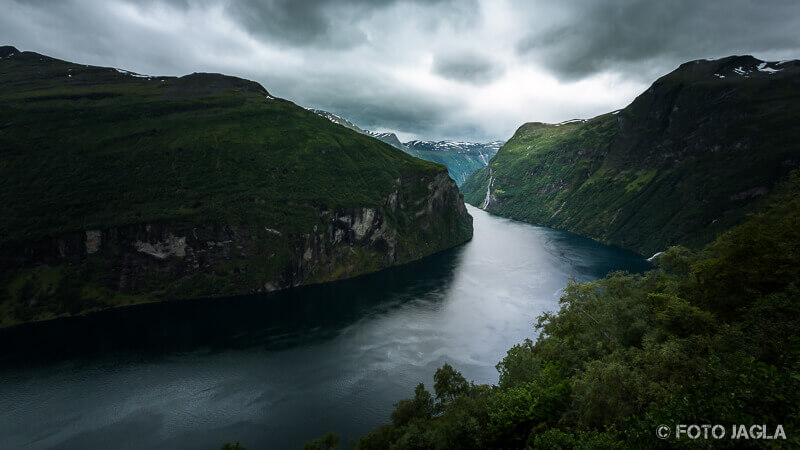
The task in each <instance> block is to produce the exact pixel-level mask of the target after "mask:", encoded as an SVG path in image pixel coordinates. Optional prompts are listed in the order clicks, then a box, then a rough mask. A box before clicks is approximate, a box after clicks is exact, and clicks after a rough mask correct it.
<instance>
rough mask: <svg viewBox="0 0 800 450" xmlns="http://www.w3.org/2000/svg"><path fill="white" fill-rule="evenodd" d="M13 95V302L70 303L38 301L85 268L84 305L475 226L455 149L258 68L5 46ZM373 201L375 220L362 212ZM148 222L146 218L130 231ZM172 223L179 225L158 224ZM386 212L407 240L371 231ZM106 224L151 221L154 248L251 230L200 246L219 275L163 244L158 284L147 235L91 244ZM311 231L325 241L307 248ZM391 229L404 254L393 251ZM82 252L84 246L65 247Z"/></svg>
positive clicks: (358, 263)
mask: <svg viewBox="0 0 800 450" xmlns="http://www.w3.org/2000/svg"><path fill="white" fill-rule="evenodd" d="M0 105H1V106H2V107H1V108H0V216H2V217H3V220H2V222H0V249H2V254H3V261H2V263H3V264H2V265H1V266H0V269H4V271H3V273H2V280H3V282H2V283H0V287H2V288H4V289H0V291H2V292H3V297H5V298H11V299H12V300H13V301H12V300H9V301H8V302H6V303H7V305H6V308H5V309H11V306H9V305H10V304H11V303H15V302H16V303H19V304H25V305H28V306H30V307H31V308H33V309H34V312H32V313H30V314H29V316H30V315H32V316H31V317H46V316H49V315H52V314H56V315H57V314H59V313H58V311H61V309H60V308H59V307H57V305H56V306H53V307H52V308H49V309H48V308H44V309H42V308H41V307H39V306H32V305H36V304H38V305H41V304H42V303H43V302H44V301H45V298H46V299H48V300H47V302H50V303H53V304H57V303H58V302H59V300H58V297H59V295H58V294H57V291H58V289H57V288H53V287H51V285H60V284H61V283H62V282H64V280H66V279H68V278H70V277H75V276H78V275H79V276H80V279H81V280H82V281H81V286H83V287H81V286H79V287H78V288H77V289H78V290H79V291H80V292H79V293H78V294H77V295H78V297H80V298H82V299H83V300H85V301H86V302H83V301H81V302H79V303H80V304H81V305H83V306H79V307H76V308H75V309H74V310H75V311H81V310H84V309H86V308H89V307H90V306H91V307H103V306H109V305H113V304H116V302H128V301H129V300H130V298H138V299H144V298H149V299H152V298H157V297H159V296H170V295H173V294H181V293H183V294H182V295H180V296H189V297H192V296H207V295H218V294H221V293H229V294H230V293H246V292H252V291H254V290H258V289H260V288H261V287H263V286H264V285H265V283H267V282H269V281H274V280H276V279H280V280H283V281H282V282H283V283H284V285H285V284H287V283H288V284H289V285H295V284H300V283H304V282H312V281H325V280H328V279H336V278H341V277H344V276H353V275H356V274H358V273H363V272H365V271H371V270H376V269H378V268H381V267H384V266H386V265H387V263H392V264H394V263H402V262H405V261H409V260H412V259H416V258H419V257H421V256H423V255H425V254H430V253H432V252H434V251H437V250H441V249H443V248H447V247H450V246H452V245H456V244H458V243H460V242H463V241H465V240H467V239H469V237H470V236H471V219H470V218H469V217H468V216H467V215H466V212H465V211H463V204H456V203H457V202H455V201H451V200H452V198H453V196H455V198H456V199H457V197H458V193H457V190H456V187H455V185H454V184H453V185H452V186H450V185H448V184H447V183H446V182H439V181H437V180H440V179H441V177H442V176H444V177H445V178H446V169H445V168H444V167H443V166H440V165H437V164H432V163H429V162H426V161H422V160H419V159H416V158H412V157H410V156H408V155H406V154H405V153H403V152H401V151H399V150H397V149H394V148H393V147H391V146H389V145H387V144H384V143H382V142H380V141H378V140H376V139H373V138H371V137H368V136H364V135H362V134H359V133H357V132H354V131H351V130H348V129H345V128H343V127H340V126H338V125H335V124H333V123H331V122H330V121H329V120H326V119H324V118H322V117H319V116H317V115H316V114H314V113H312V112H309V111H306V110H304V109H303V108H300V107H298V106H296V105H295V104H293V103H291V102H289V101H286V100H283V99H279V98H274V97H272V96H271V95H270V94H269V92H267V91H266V90H265V89H264V88H263V87H262V86H260V85H259V84H257V83H254V82H251V81H247V80H242V79H239V78H234V77H229V76H223V75H219V74H201V73H196V74H192V75H187V76H184V77H180V78H174V77H148V76H141V75H137V74H132V73H129V72H125V71H121V70H118V69H113V68H103V67H92V66H85V65H79V64H73V63H69V62H64V61H60V60H56V59H53V58H49V57H47V56H43V55H39V54H36V53H32V52H18V51H17V50H16V49H14V48H12V47H3V48H2V50H0ZM442 199H445V200H442ZM431 202H439V203H436V205H438V208H433V207H432V203H431ZM426 208H427V209H426ZM362 219H363V220H368V219H369V221H370V222H369V223H367V224H361V225H359V226H360V227H361V228H359V229H356V228H353V227H355V225H354V224H355V223H356V222H357V221H358V220H362ZM337 220H338V221H339V222H336V221H337ZM337 223H339V225H337ZM342 224H343V225H342ZM384 224H385V226H384ZM138 225H141V226H142V227H144V228H142V229H141V230H139V229H137V230H138V231H136V230H134V231H131V230H132V228H131V227H132V226H138ZM156 225H158V226H161V227H164V229H163V230H161V231H160V235H159V236H157V238H158V239H156V237H154V236H153V235H152V233H153V231H152V230H153V228H152V227H155V226H156ZM126 227H127V228H126ZM198 227H199V228H198ZM204 227H205V228H204ZM220 227H223V228H222V231H220ZM225 227H227V228H225ZM337 227H338V228H337ZM342 227H344V228H342ZM369 227H373V228H375V229H377V228H379V227H380V229H381V233H383V235H384V237H386V238H387V239H390V241H391V242H389V243H388V244H386V243H385V242H384V241H381V240H380V239H377V237H376V236H377V234H372V235H370V236H372V237H369V236H367V237H363V235H364V234H365V233H367V232H371V231H370V230H371V228H369ZM204 229H205V230H206V231H203V230H204ZM89 230H100V232H102V236H103V238H102V243H103V245H105V244H106V239H107V238H108V239H111V240H113V239H115V236H117V235H120V236H122V235H124V234H125V233H128V235H130V236H132V237H131V238H130V240H131V242H132V243H134V244H136V245H138V246H140V247H142V246H143V245H144V244H145V243H143V242H144V241H148V239H149V241H148V242H146V243H147V244H149V245H151V247H152V248H151V247H148V248H147V249H144V250H142V249H141V248H140V253H141V252H142V251H145V250H146V251H150V252H151V253H158V252H161V251H162V250H163V251H167V250H169V251H172V250H170V248H168V247H170V244H168V243H165V242H166V240H165V239H167V238H168V237H169V236H172V235H173V234H174V235H175V236H177V233H178V232H179V231H180V232H181V233H182V236H185V239H188V241H184V243H186V242H189V245H190V246H191V245H195V250H197V248H196V247H197V246H198V245H205V242H204V240H206V237H204V236H203V235H202V234H203V233H206V234H208V235H209V236H210V237H208V239H209V240H210V241H214V240H215V239H213V236H211V235H219V236H221V235H222V234H226V233H227V234H226V235H238V236H241V235H246V236H247V239H248V241H247V243H239V242H236V243H234V245H230V243H229V242H228V241H229V240H230V239H227V238H226V239H227V240H226V239H223V238H222V237H220V238H219V239H216V240H218V241H219V242H224V243H225V245H226V246H227V247H225V252H226V253H225V254H224V255H223V254H222V253H221V252H217V253H218V254H219V255H218V256H219V259H220V261H219V262H214V263H213V264H209V267H207V268H205V269H204V268H203V267H202V266H203V264H204V262H203V261H202V260H203V258H199V259H200V260H198V261H197V262H196V263H197V264H199V265H200V266H201V267H200V268H199V269H198V271H197V272H204V275H203V276H202V277H200V276H199V275H198V273H191V270H188V269H187V270H188V272H187V271H186V270H184V271H183V272H182V273H181V274H180V275H178V274H175V273H173V272H174V270H173V268H169V267H166V266H164V264H166V263H164V264H161V262H158V261H155V262H153V264H154V265H153V266H152V269H153V273H151V274H150V275H145V274H141V276H140V278H142V280H145V279H150V280H153V281H152V283H151V286H149V287H146V286H144V285H142V283H139V284H140V286H139V287H137V288H135V289H128V290H126V289H120V286H122V285H125V284H126V283H127V281H126V279H121V278H120V277H121V276H123V275H122V274H121V273H120V269H119V267H118V266H119V265H120V264H122V263H121V262H120V258H122V256H120V255H121V254H122V253H125V252H126V251H127V250H130V249H129V248H128V249H127V250H126V249H123V248H121V247H120V248H117V249H116V250H114V252H116V253H115V254H111V253H114V252H112V251H111V249H110V248H104V251H101V252H99V253H98V254H96V255H95V254H92V255H88V253H92V251H91V250H93V249H90V250H81V249H79V250H75V249H74V248H73V247H81V246H82V245H83V241H86V248H87V249H89V248H90V243H89V241H90V240H91V239H90V236H89V235H87V236H85V237H83V238H81V239H83V241H80V242H78V244H74V242H73V241H74V240H75V239H76V238H75V236H80V235H82V234H83V233H86V232H87V231H89ZM192 230H194V231H192ZM231 230H232V231H231ZM323 230H328V231H329V233H327V232H326V231H323ZM336 230H339V232H338V233H339V234H338V235H335V236H334V234H335V232H337V231H336ZM115 233H116V234H115ZM147 233H150V234H149V235H147ZM326 233H327V234H326ZM354 233H355V237H352V236H353V234H354ZM375 233H377V231H375ZM323 234H324V236H323ZM134 235H135V236H134ZM342 236H344V237H342ZM348 236H350V238H348ZM60 238H63V239H61V240H58V239H60ZM373 238H374V239H373ZM170 239H172V238H170ZM176 239H177V238H176ZM348 239H350V240H351V241H354V240H358V239H361V240H360V241H359V245H358V246H356V247H358V248H352V249H346V250H347V251H345V252H344V253H343V255H339V254H336V251H337V250H336V248H338V247H337V245H340V243H341V242H343V241H347V240H348ZM368 239H373V241H372V242H368ZM381 239H383V238H381ZM194 241H197V242H195V244H192V242H194ZM362 241H364V243H363V244H364V245H361V244H362ZM126 242H127V241H126ZM176 242H177V241H176ZM73 244H74V245H73ZM116 244H119V245H122V246H124V245H127V246H128V247H130V245H128V244H131V243H130V242H128V243H125V242H123V243H121V244H120V243H115V245H116ZM123 244H124V245H123ZM312 244H313V245H312ZM351 244H352V243H351ZM373 244H374V245H373ZM119 245H117V247H119ZM176 245H183V244H181V243H180V242H177V244H176ZM159 246H160V247H159ZM209 246H210V247H213V245H212V244H209ZM309 246H313V247H314V248H313V254H312V255H311V259H310V260H309V259H308V258H306V259H303V255H304V254H305V253H304V252H305V251H307V250H308V247H309ZM111 247H114V246H113V245H112V246H111ZM228 247H230V248H228ZM389 247H390V248H391V255H390V258H389V259H391V261H384V260H383V259H385V258H384V257H385V256H386V253H387V248H389ZM142 248H143V247H142ZM164 249H166V250H164ZM332 249H333V250H332ZM106 250H108V251H106ZM351 250H352V251H351ZM59 252H60V256H59ZM109 252H111V253H109ZM120 252H122V253H120ZM180 252H183V250H180ZM180 252H178V253H180ZM230 252H233V253H234V254H229V253H230ZM237 252H238V253H240V254H236V253H237ZM326 252H327V253H326ZM70 253H73V254H72V255H71V256H74V257H75V258H73V260H70V261H69V263H66V260H65V261H62V260H59V259H58V258H59V257H61V256H67V257H69V256H70V255H68V254H70ZM134 253H135V252H134ZM195 253H197V252H195ZM42 254H44V255H45V256H46V258H45V257H41V255H42ZM318 254H324V255H327V256H326V257H328V259H329V260H330V261H327V260H326V264H327V265H326V269H325V272H320V271H319V270H317V271H316V272H315V271H314V269H313V267H311V266H313V264H314V262H315V261H316V258H317V256H318ZM54 258H55V259H54ZM337 258H338V260H337ZM342 258H345V259H346V261H345V260H343V259H342ZM382 258H383V259H382ZM94 259H98V261H93V260H94ZM334 260H336V261H334ZM43 263H44V264H45V266H46V267H40V266H41V264H43ZM156 263H158V264H156ZM159 264H160V265H159ZM300 264H304V267H299V265H300ZM337 264H338V265H339V266H341V269H342V270H341V271H337V270H336V268H337V267H338V266H337ZM20 265H22V266H23V267H22V268H20V267H19V266H20ZM62 265H63V267H62ZM76 267H78V268H79V269H78V268H76ZM93 267H94V268H96V270H95V269H93ZM184 269H186V268H184ZM244 269H247V270H244ZM301 269H302V270H301ZM287 270H288V271H289V272H288V273H286V271H287ZM320 270H321V269H320ZM76 272H80V274H77V273H76ZM165 272H167V275H165ZM300 272H302V274H301V275H302V276H301V275H298V273H300ZM173 275H174V276H173ZM196 275H197V276H196ZM198 277H199V278H203V277H210V278H209V279H206V278H203V279H202V280H200V281H202V283H201V284H202V285H203V286H204V287H202V288H199V290H194V288H195V287H196V286H195V284H196V283H195V282H194V281H197V280H194V281H192V282H190V283H189V284H190V285H191V286H182V285H181V283H183V282H186V280H188V279H194V278H198ZM123 278H124V277H123ZM298 278H302V279H298ZM234 279H235V280H234ZM214 283H216V286H217V287H213V286H212V287H209V286H208V285H214ZM23 286H27V287H25V289H28V291H25V292H22V289H23ZM190 287H191V288H192V289H189V288H190ZM273 287H274V286H273ZM279 287H280V286H279ZM173 288H174V289H173ZM184 288H185V289H184ZM186 289H189V291H187V290H186ZM267 289H270V287H268V288H267ZM107 291H110V292H107ZM98 292H99V293H98ZM187 292H191V293H187ZM125 295H128V297H127V299H122V297H124V296H125ZM121 296H122V297H121ZM131 296H132V297H131ZM3 297H0V300H2V298H3ZM89 297H92V298H93V300H91V301H90V299H89ZM95 297H97V298H95ZM98 299H99V300H98ZM84 303H85V304H84ZM92 305H94V306H92ZM17 306H18V305H17ZM3 309H4V308H3V307H2V305H1V304H0V310H3ZM23 309H24V308H23ZM40 310H41V311H40ZM48 311H49V312H48ZM62 313H63V311H62ZM8 320H10V321H12V322H13V321H14V320H16V319H7V321H8Z"/></svg>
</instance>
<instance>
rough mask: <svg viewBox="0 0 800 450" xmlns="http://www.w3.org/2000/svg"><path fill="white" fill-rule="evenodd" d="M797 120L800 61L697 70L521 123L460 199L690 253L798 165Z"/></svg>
mask: <svg viewBox="0 0 800 450" xmlns="http://www.w3.org/2000/svg"><path fill="white" fill-rule="evenodd" d="M798 123H800V62H798V61H789V62H783V63H764V62H761V61H758V60H756V59H755V58H752V57H747V56H746V57H729V58H724V59H721V60H715V61H694V62H690V63H686V64H684V65H682V66H681V67H680V68H678V69H677V70H675V71H674V72H672V73H670V74H668V75H666V76H664V77H662V78H660V79H659V80H658V81H656V82H655V83H654V84H653V85H652V86H651V87H650V88H649V89H648V90H647V91H646V92H644V93H643V94H642V95H640V96H639V97H638V98H637V99H636V100H635V101H634V102H633V103H631V104H630V105H629V106H628V107H626V108H625V109H623V110H621V111H619V112H615V113H609V114H605V115H601V116H598V117H595V118H593V119H590V120H587V121H571V122H568V123H564V124H558V125H552V124H543V123H528V124H525V125H523V126H522V127H520V128H519V129H518V130H517V132H516V133H515V134H514V136H513V137H512V138H511V139H510V140H509V141H508V142H507V143H506V144H505V145H504V146H503V148H502V149H501V150H500V151H499V152H498V154H497V155H496V156H495V157H494V158H493V159H492V161H491V162H490V164H489V166H488V167H487V168H485V169H481V170H478V171H476V172H475V173H474V174H473V175H472V176H471V177H470V178H469V179H468V180H467V182H466V183H465V184H464V185H463V186H462V187H461V190H462V192H463V193H464V195H465V198H466V199H467V201H468V202H469V203H471V204H473V205H476V206H480V205H482V204H484V202H486V209H487V210H488V211H490V212H492V213H494V214H499V215H503V216H507V217H513V218H515V219H519V220H524V221H528V222H532V223H536V224H540V225H545V226H551V227H556V228H562V229H566V230H570V231H574V232H577V233H580V234H583V235H585V236H589V237H592V238H595V239H599V240H601V241H604V242H606V243H610V244H614V245H618V246H621V247H625V248H629V249H632V250H635V251H638V252H640V253H643V254H645V255H648V256H649V255H650V254H652V253H655V252H657V251H661V250H664V249H666V248H667V247H668V246H670V245H675V244H681V245H688V246H693V247H696V246H701V245H703V244H705V243H707V242H709V241H710V240H711V239H713V237H714V236H715V235H717V234H718V233H720V232H722V231H724V230H727V229H728V228H730V227H731V226H733V225H736V224H738V223H741V221H742V220H743V219H744V217H745V215H746V214H747V213H748V212H751V211H754V210H755V209H756V208H757V207H758V205H759V204H760V202H761V200H762V199H764V198H765V197H766V196H767V195H768V194H769V193H770V192H772V190H773V188H774V186H775V183H776V182H777V181H779V180H781V179H783V178H784V177H785V176H786V174H788V173H789V172H790V171H791V170H792V169H793V168H795V167H798V166H800V126H798ZM490 181H491V189H490V191H491V192H490V195H489V197H488V201H487V186H488V185H489V184H490Z"/></svg>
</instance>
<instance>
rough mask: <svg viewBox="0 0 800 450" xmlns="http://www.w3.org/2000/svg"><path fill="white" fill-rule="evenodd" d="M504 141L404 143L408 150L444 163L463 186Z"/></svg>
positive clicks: (451, 174)
mask: <svg viewBox="0 0 800 450" xmlns="http://www.w3.org/2000/svg"><path fill="white" fill-rule="evenodd" d="M503 143H504V142H503V141H494V142H489V143H488V144H479V143H474V142H452V141H438V142H432V141H410V142H406V143H405V144H404V145H405V146H406V147H407V148H408V152H409V153H410V154H412V155H414V156H416V157H418V158H422V159H424V160H427V161H433V162H437V163H439V164H444V165H445V166H446V167H447V170H448V171H449V172H450V177H451V178H453V179H454V180H455V181H456V184H458V185H459V186H461V185H462V184H463V183H464V182H465V181H466V179H467V177H468V176H469V175H470V174H471V173H472V172H474V171H476V170H478V169H480V168H482V167H485V166H486V165H487V164H489V160H490V159H492V157H494V155H495V154H497V151H498V150H499V149H500V147H502V146H503Z"/></svg>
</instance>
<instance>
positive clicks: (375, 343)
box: [0, 207, 649, 449]
mask: <svg viewBox="0 0 800 450" xmlns="http://www.w3.org/2000/svg"><path fill="white" fill-rule="evenodd" d="M469 211H470V214H472V215H473V217H474V218H475V237H474V239H473V240H472V242H470V243H468V244H466V245H464V246H462V247H460V248H457V249H454V250H450V251H447V252H444V253H441V254H438V255H435V256H433V257H430V258H427V259H425V260H424V261H420V262H417V263H413V264H409V265H406V266H403V267H398V268H395V269H391V270H387V271H383V272H380V273H377V274H373V275H369V276H364V277H359V278H357V279H353V280H347V281H343V282H339V283H334V284H329V285H324V286H311V287H307V288H301V289H296V290H292V291H290V292H285V293H280V294H272V295H262V296H250V297H239V298H233V299H225V300H207V301H186V302H174V303H162V304H152V305H142V306H138V307H133V308H126V309H122V310H115V311H107V312H101V313H96V314H92V315H89V316H87V317H81V318H74V319H66V320H57V321H51V322H45V323H40V324H33V325H30V326H23V327H17V328H12V329H10V330H4V331H0V448H2V449H14V448H35V449H45V448H67V449H108V448H115V449H143V448H170V449H175V448H181V449H193V448H198V449H200V448H202V449H217V448H219V447H220V446H221V444H222V443H223V442H225V441H230V440H232V441H237V440H238V441H241V442H242V444H243V445H245V446H247V447H248V448H250V449H266V448H300V447H302V444H303V442H305V441H306V440H308V439H311V438H314V437H318V436H320V435H322V434H324V433H325V432H327V431H329V430H333V431H336V432H337V433H340V434H341V435H342V436H343V441H344V442H345V443H346V441H347V438H350V437H356V436H358V435H360V434H363V433H365V432H367V431H368V430H370V429H371V428H373V427H375V426H377V425H380V424H382V423H386V422H387V421H388V419H389V413H390V412H391V410H392V403H394V402H396V401H397V400H399V399H401V398H406V397H410V396H411V394H412V393H413V388H414V386H415V385H416V384H417V383H419V382H420V381H422V382H424V383H425V384H426V386H428V387H432V380H433V373H434V371H435V370H436V368H437V367H440V366H441V365H442V364H443V363H444V362H449V363H450V364H452V365H453V366H454V367H455V368H456V369H458V370H460V371H461V372H462V373H463V374H464V376H465V377H466V378H467V379H470V380H475V381H476V382H478V383H496V382H497V373H496V371H495V369H494V365H495V364H496V363H497V362H498V361H499V360H500V359H501V358H502V357H503V356H504V355H505V351H506V350H507V349H508V348H509V347H510V346H512V345H513V344H515V343H517V342H520V341H522V340H523V339H525V338H526V337H534V329H533V326H532V324H533V323H534V322H535V320H536V317H537V316H538V315H539V314H541V313H542V312H544V311H552V310H555V309H557V305H558V297H559V293H560V291H561V289H562V288H563V287H564V286H565V284H566V282H567V280H568V279H569V278H570V277H574V278H575V279H577V280H578V281H583V280H590V279H595V278H599V277H602V276H604V275H605V274H606V273H607V272H608V271H611V270H621V269H627V270H631V271H641V270H646V269H647V268H648V267H649V264H648V263H647V262H646V261H644V259H643V258H642V257H640V256H639V255H636V254H633V253H630V252H627V251H624V250H620V249H616V248H612V247H608V246H604V245H601V244H598V243H596V242H594V241H591V240H588V239H584V238H581V237H578V236H576V235H573V234H569V233H565V232H561V231H556V230H551V229H548V228H541V227H535V226H531V225H527V224H524V223H520V222H514V221H511V220H507V219H502V218H498V217H493V216H490V215H488V214H486V213H485V212H483V211H480V210H478V209H476V208H472V207H470V208H469Z"/></svg>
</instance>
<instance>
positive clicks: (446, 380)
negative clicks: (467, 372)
mask: <svg viewBox="0 0 800 450" xmlns="http://www.w3.org/2000/svg"><path fill="white" fill-rule="evenodd" d="M433 382H434V383H433V389H434V391H436V399H437V400H438V401H439V404H440V405H445V404H448V403H452V402H453V401H455V399H456V398H458V396H459V395H462V394H464V393H466V392H467V391H469V383H468V382H467V380H466V379H465V378H464V377H463V376H462V375H461V372H459V371H457V370H455V369H453V366H451V365H450V364H447V363H445V364H444V365H443V366H442V367H440V368H439V369H437V370H436V374H434V375H433Z"/></svg>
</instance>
